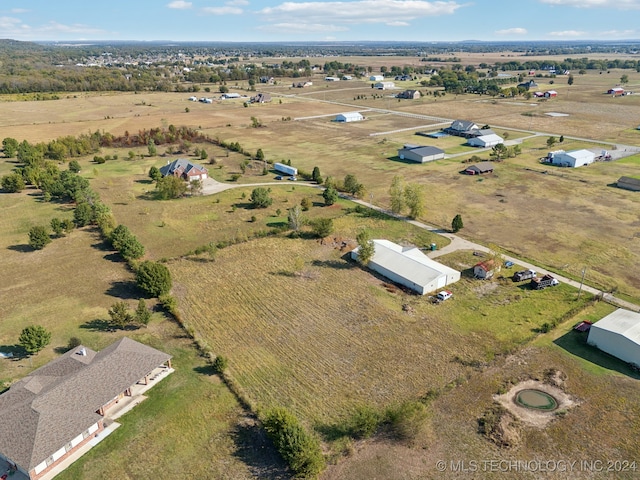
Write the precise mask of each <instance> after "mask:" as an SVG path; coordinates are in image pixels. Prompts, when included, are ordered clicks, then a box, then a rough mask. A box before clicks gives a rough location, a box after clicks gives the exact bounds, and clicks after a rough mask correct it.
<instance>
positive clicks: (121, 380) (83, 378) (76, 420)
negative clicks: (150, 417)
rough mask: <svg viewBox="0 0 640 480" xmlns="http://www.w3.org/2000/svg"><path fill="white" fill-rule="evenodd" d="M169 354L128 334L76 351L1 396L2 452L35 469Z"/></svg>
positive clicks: (58, 359)
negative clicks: (97, 348) (96, 349)
mask: <svg viewBox="0 0 640 480" xmlns="http://www.w3.org/2000/svg"><path fill="white" fill-rule="evenodd" d="M82 349H84V350H85V352H86V355H81V354H80V351H81V350H82ZM170 358H171V355H168V354H166V353H163V352H161V351H159V350H156V349H154V348H151V347H148V346H146V345H143V344H141V343H138V342H136V341H134V340H131V339H129V338H126V337H125V338H122V339H120V340H118V341H117V342H115V343H113V344H111V345H110V346H108V347H107V348H105V349H103V350H101V351H100V352H94V351H93V350H90V349H88V348H86V347H82V346H79V347H76V348H74V349H72V350H71V351H69V352H67V353H65V354H64V355H62V356H61V357H59V358H57V359H55V360H53V361H52V362H50V363H48V364H47V365H44V366H43V367H41V368H39V369H37V370H35V371H34V372H32V373H31V374H30V375H29V376H28V377H25V378H24V379H22V380H21V381H19V382H18V383H16V384H15V385H13V386H12V387H11V388H10V389H9V390H8V391H7V392H5V393H3V394H2V395H0V453H1V454H2V455H4V456H5V457H6V458H8V459H10V460H12V461H13V462H15V463H16V464H18V465H20V466H21V467H22V468H23V469H25V470H26V471H30V470H31V469H32V468H34V467H35V466H36V465H38V464H40V463H41V462H43V461H44V460H46V459H47V458H48V457H49V456H51V455H52V454H53V453H54V452H55V451H57V450H58V449H60V448H62V447H64V446H65V445H66V444H67V443H68V442H70V441H71V440H72V439H73V438H75V437H76V436H78V435H80V434H81V433H82V432H84V431H85V430H87V429H88V428H89V427H90V426H91V425H93V424H95V423H96V422H97V421H98V420H99V419H100V418H102V417H101V416H100V415H98V414H97V413H96V412H97V411H98V410H99V409H100V407H102V406H104V405H105V404H107V403H109V402H110V401H111V400H112V399H114V398H115V397H116V396H118V395H119V394H120V393H122V392H124V391H125V390H126V389H127V388H129V387H131V386H132V385H134V384H135V383H136V382H137V381H138V380H140V379H141V378H143V377H144V376H145V375H147V374H148V373H150V372H151V371H152V370H153V369H154V368H156V367H158V366H160V365H162V364H163V363H165V362H166V361H168V360H169V359H170Z"/></svg>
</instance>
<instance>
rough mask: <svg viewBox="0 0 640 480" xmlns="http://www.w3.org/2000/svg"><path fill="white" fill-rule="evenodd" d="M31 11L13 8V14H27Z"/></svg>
mask: <svg viewBox="0 0 640 480" xmlns="http://www.w3.org/2000/svg"><path fill="white" fill-rule="evenodd" d="M28 11H29V10H27V9H26V8H12V9H11V13H27V12H28Z"/></svg>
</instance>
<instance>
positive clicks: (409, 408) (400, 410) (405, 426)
mask: <svg viewBox="0 0 640 480" xmlns="http://www.w3.org/2000/svg"><path fill="white" fill-rule="evenodd" d="M428 415H429V413H428V410H427V407H426V405H425V404H424V403H421V402H411V401H409V402H405V403H401V404H400V405H397V406H394V407H391V408H389V409H388V410H387V414H386V421H387V424H388V426H389V430H390V433H391V434H392V435H393V436H394V437H395V438H397V439H399V440H412V439H413V438H415V436H416V435H417V434H418V432H419V431H420V429H421V428H422V426H423V425H424V423H425V422H426V420H427V417H428Z"/></svg>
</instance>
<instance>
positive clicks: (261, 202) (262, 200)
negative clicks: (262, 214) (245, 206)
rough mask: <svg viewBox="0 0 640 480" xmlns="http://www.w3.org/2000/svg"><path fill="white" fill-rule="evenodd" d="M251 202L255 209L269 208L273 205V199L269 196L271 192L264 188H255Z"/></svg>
mask: <svg viewBox="0 0 640 480" xmlns="http://www.w3.org/2000/svg"><path fill="white" fill-rule="evenodd" d="M249 200H250V201H251V205H253V207H254V208H267V207H268V206H270V205H271V204H272V203H273V199H272V198H271V196H270V195H269V190H267V189H266V188H264V187H258V188H254V189H253V191H252V192H251V197H249Z"/></svg>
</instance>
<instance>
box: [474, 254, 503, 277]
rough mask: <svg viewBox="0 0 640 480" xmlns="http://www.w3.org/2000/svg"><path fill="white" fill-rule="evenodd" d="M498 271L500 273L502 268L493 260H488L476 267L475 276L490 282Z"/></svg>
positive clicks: (477, 264)
mask: <svg viewBox="0 0 640 480" xmlns="http://www.w3.org/2000/svg"><path fill="white" fill-rule="evenodd" d="M496 271H500V267H499V266H497V265H496V262H495V261H494V260H493V259H491V260H486V261H484V262H479V263H476V264H475V265H474V267H473V276H474V277H475V278H479V279H481V280H489V279H490V278H491V277H493V275H494V273H495V272H496Z"/></svg>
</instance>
